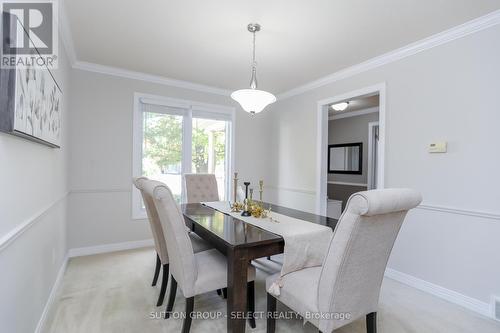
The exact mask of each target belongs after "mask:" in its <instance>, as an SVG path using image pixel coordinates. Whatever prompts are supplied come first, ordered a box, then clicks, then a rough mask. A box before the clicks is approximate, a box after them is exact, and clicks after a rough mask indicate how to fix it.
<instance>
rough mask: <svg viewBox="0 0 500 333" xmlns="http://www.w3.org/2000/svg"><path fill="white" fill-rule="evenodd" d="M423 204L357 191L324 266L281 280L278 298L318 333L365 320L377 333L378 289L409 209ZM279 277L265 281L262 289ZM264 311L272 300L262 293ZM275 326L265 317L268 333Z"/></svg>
mask: <svg viewBox="0 0 500 333" xmlns="http://www.w3.org/2000/svg"><path fill="white" fill-rule="evenodd" d="M421 201H422V197H421V195H420V194H419V193H418V192H416V191H414V190H411V189H383V190H372V191H365V192H358V193H355V194H353V195H352V196H351V197H350V198H349V201H348V202H347V207H346V209H345V212H344V213H343V214H342V216H341V217H340V220H339V222H338V224H337V226H336V227H335V231H334V234H333V238H332V241H331V243H330V247H329V249H328V253H327V254H326V257H325V260H324V262H323V265H322V266H320V267H312V268H306V269H302V270H299V271H297V272H293V273H290V274H287V275H285V276H283V277H282V280H281V283H282V288H281V291H280V295H279V296H278V297H277V299H278V300H279V301H280V302H282V303H283V304H285V305H286V306H288V307H289V308H291V309H292V310H294V311H296V312H298V313H299V314H300V315H302V316H303V317H304V318H305V319H306V320H307V321H310V322H311V323H312V324H313V325H314V326H316V327H318V328H319V330H320V331H321V332H324V333H331V332H332V331H333V330H335V329H337V328H339V327H342V326H344V325H347V324H349V323H350V322H352V321H354V320H357V319H358V318H360V317H363V316H366V325H367V332H368V333H376V329H377V328H376V318H377V317H376V315H377V308H378V299H379V294H380V286H381V284H382V279H383V277H384V272H385V268H386V266H387V261H388V259H389V255H390V254H391V250H392V247H393V245H394V242H395V241H396V237H397V235H398V233H399V229H400V227H401V224H402V223H403V220H404V219H405V216H406V213H407V212H408V210H410V209H412V208H415V207H416V206H418V205H419V204H420V202H421ZM278 277H279V275H273V276H270V277H268V278H267V280H266V290H268V289H269V287H270V285H271V284H272V283H273V282H274V281H276V279H277V278H278ZM267 310H268V313H269V312H275V311H276V298H275V297H274V296H272V295H271V294H269V293H268V294H267ZM275 328H276V321H275V319H274V318H273V317H271V316H269V317H268V319H267V332H268V333H274V331H275Z"/></svg>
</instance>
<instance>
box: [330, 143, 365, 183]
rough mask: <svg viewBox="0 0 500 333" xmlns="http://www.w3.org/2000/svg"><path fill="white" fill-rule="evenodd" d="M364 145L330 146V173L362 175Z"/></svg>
mask: <svg viewBox="0 0 500 333" xmlns="http://www.w3.org/2000/svg"><path fill="white" fill-rule="evenodd" d="M362 167H363V143H362V142H355V143H342V144H335V145H328V173H341V174H351V175H361V174H362V172H363V170H362Z"/></svg>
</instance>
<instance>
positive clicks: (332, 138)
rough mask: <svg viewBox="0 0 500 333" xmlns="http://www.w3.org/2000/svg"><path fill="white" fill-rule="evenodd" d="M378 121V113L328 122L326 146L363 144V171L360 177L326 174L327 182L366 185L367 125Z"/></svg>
mask: <svg viewBox="0 0 500 333" xmlns="http://www.w3.org/2000/svg"><path fill="white" fill-rule="evenodd" d="M374 121H378V112H376V113H369V114H365V115H362V116H355V117H349V118H342V119H336V120H330V121H329V122H328V144H339V143H353V142H363V169H362V172H363V173H362V174H361V175H344V174H334V173H329V174H328V180H329V181H337V182H348V183H361V184H366V183H367V177H368V123H370V122H374Z"/></svg>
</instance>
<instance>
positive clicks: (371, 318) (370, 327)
mask: <svg viewBox="0 0 500 333" xmlns="http://www.w3.org/2000/svg"><path fill="white" fill-rule="evenodd" d="M366 333H377V313H376V312H371V313H369V314H367V315H366Z"/></svg>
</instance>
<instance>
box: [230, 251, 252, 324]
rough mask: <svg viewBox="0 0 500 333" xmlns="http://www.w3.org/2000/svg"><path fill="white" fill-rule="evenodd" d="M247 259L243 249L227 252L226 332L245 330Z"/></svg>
mask: <svg viewBox="0 0 500 333" xmlns="http://www.w3.org/2000/svg"><path fill="white" fill-rule="evenodd" d="M247 274H248V259H247V251H246V250H245V249H241V250H240V249H232V250H229V251H228V254H227V292H228V295H227V332H228V333H243V332H245V324H246V322H245V315H246V308H247Z"/></svg>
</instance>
